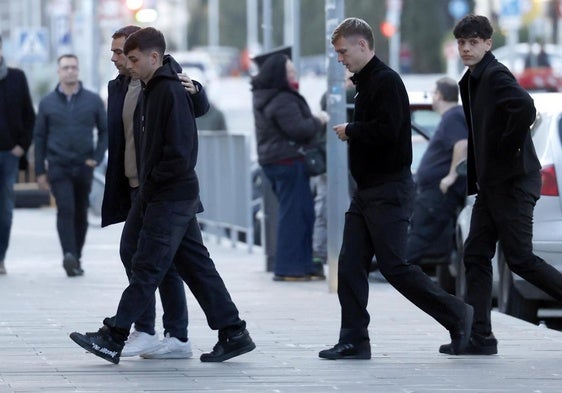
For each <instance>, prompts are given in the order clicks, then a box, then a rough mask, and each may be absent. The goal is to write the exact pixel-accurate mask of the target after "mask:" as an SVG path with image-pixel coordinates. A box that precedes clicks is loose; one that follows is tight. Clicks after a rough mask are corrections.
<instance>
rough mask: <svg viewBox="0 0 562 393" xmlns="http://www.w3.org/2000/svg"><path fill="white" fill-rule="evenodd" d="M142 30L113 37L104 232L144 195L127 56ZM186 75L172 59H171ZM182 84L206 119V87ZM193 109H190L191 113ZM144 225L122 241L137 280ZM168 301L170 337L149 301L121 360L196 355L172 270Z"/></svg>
mask: <svg viewBox="0 0 562 393" xmlns="http://www.w3.org/2000/svg"><path fill="white" fill-rule="evenodd" d="M138 30H140V27H138V26H125V27H123V28H121V29H119V30H117V31H116V32H115V33H114V34H113V35H112V41H111V51H112V53H113V54H112V56H111V61H112V62H113V63H114V64H115V67H116V68H117V70H118V71H119V75H118V76H117V78H115V79H114V80H112V81H110V82H109V84H108V97H107V101H108V104H107V118H108V141H109V142H108V163H107V171H106V175H105V190H104V195H103V204H102V227H104V226H107V225H110V224H114V223H118V222H122V221H125V219H126V218H127V215H128V213H129V211H130V209H131V203H132V201H133V200H134V198H135V196H136V195H137V193H138V186H139V179H138V171H137V154H136V146H135V136H134V130H133V129H134V127H133V115H134V112H135V108H136V106H137V101H138V97H139V95H140V92H141V81H140V80H139V79H134V78H131V76H130V75H129V71H128V70H127V67H126V65H127V57H126V56H125V54H124V52H123V47H124V45H125V40H126V39H127V37H128V36H129V35H131V34H132V33H134V32H135V31H138ZM164 62H169V63H170V64H171V65H172V66H173V67H174V68H176V69H177V70H178V72H181V68H180V66H179V65H178V64H177V63H176V62H175V61H174V59H173V58H172V57H171V56H165V57H164ZM178 77H180V78H181V80H182V84H183V85H184V87H185V88H186V90H187V91H188V92H189V93H190V97H191V99H192V101H193V108H194V111H195V116H199V115H202V114H204V113H205V112H206V111H207V109H208V107H209V103H208V100H207V96H206V93H205V91H204V89H203V87H202V86H201V85H200V84H199V83H198V82H196V81H192V80H191V79H189V78H188V77H187V76H186V75H183V74H180V75H178ZM188 109H189V107H186V110H188ZM139 227H140V222H139V220H138V219H137V217H136V216H135V215H132V216H131V217H130V218H128V220H127V223H126V224H125V226H124V228H123V234H122V236H121V244H120V255H121V261H122V262H123V265H124V267H125V271H126V273H127V277H129V278H130V277H131V264H132V258H133V255H134V253H135V251H136V249H137V241H138V235H139V230H140V228H139ZM159 292H160V299H161V301H162V308H163V311H164V313H163V316H162V323H163V326H164V338H163V339H162V341H159V340H158V335H157V334H156V332H155V330H154V324H155V317H156V311H155V296H152V298H151V299H150V300H149V302H148V304H147V306H146V308H145V311H144V313H143V314H142V315H141V316H140V317H139V319H138V320H136V321H135V324H134V331H133V332H132V333H131V335H129V338H128V340H127V342H126V345H125V348H124V349H123V352H122V353H121V357H129V356H137V355H141V356H142V357H145V358H159V359H164V358H186V357H191V356H192V351H191V343H190V342H189V341H188V334H187V325H188V315H187V302H186V297H185V290H184V283H183V281H182V279H181V277H180V276H179V275H178V272H177V270H176V269H175V267H174V266H173V265H172V266H171V267H170V270H169V271H168V273H167V274H166V276H165V277H164V279H163V281H162V283H161V284H160V287H159Z"/></svg>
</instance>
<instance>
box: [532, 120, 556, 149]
mask: <svg viewBox="0 0 562 393" xmlns="http://www.w3.org/2000/svg"><path fill="white" fill-rule="evenodd" d="M551 121H552V115H551V114H548V113H537V118H536V120H535V122H534V123H533V125H532V126H531V137H532V138H533V143H534V145H535V150H536V152H537V154H538V156H539V159H540V158H541V155H542V154H543V153H544V151H545V150H546V148H547V143H548V129H549V124H550V123H551Z"/></svg>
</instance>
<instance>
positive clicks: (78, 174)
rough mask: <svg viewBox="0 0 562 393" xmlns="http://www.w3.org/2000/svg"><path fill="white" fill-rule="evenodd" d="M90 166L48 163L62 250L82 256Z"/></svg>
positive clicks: (88, 203) (90, 173) (48, 175)
mask: <svg viewBox="0 0 562 393" xmlns="http://www.w3.org/2000/svg"><path fill="white" fill-rule="evenodd" d="M93 173H94V169H93V168H91V167H89V166H88V165H86V164H82V165H78V166H61V165H53V164H51V165H49V171H48V173H47V177H48V179H49V183H50V185H51V192H52V194H53V196H54V197H55V200H56V202H57V231H58V234H59V240H60V243H61V246H62V252H63V254H66V253H71V254H72V255H74V256H75V257H76V258H78V259H80V258H81V257H82V248H83V247H84V242H85V241H86V232H87V231H88V207H89V206H90V201H89V197H90V190H91V188H92V178H93Z"/></svg>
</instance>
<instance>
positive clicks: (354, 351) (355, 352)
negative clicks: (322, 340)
mask: <svg viewBox="0 0 562 393" xmlns="http://www.w3.org/2000/svg"><path fill="white" fill-rule="evenodd" d="M318 356H319V357H321V358H323V359H330V360H338V359H370V358H371V344H370V343H369V341H363V342H361V343H360V344H350V343H337V344H336V345H335V346H334V347H333V348H330V349H325V350H323V351H320V353H318Z"/></svg>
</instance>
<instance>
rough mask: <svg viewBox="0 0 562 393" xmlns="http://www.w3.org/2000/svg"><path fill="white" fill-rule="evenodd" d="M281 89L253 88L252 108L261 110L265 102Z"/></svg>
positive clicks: (265, 104)
mask: <svg viewBox="0 0 562 393" xmlns="http://www.w3.org/2000/svg"><path fill="white" fill-rule="evenodd" d="M280 92H281V90H279V89H259V90H254V92H253V93H254V108H255V109H257V110H258V111H261V110H263V109H264V108H265V107H266V106H267V104H268V103H269V102H270V101H271V100H272V99H273V97H275V96H276V95H277V94H279V93H280Z"/></svg>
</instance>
